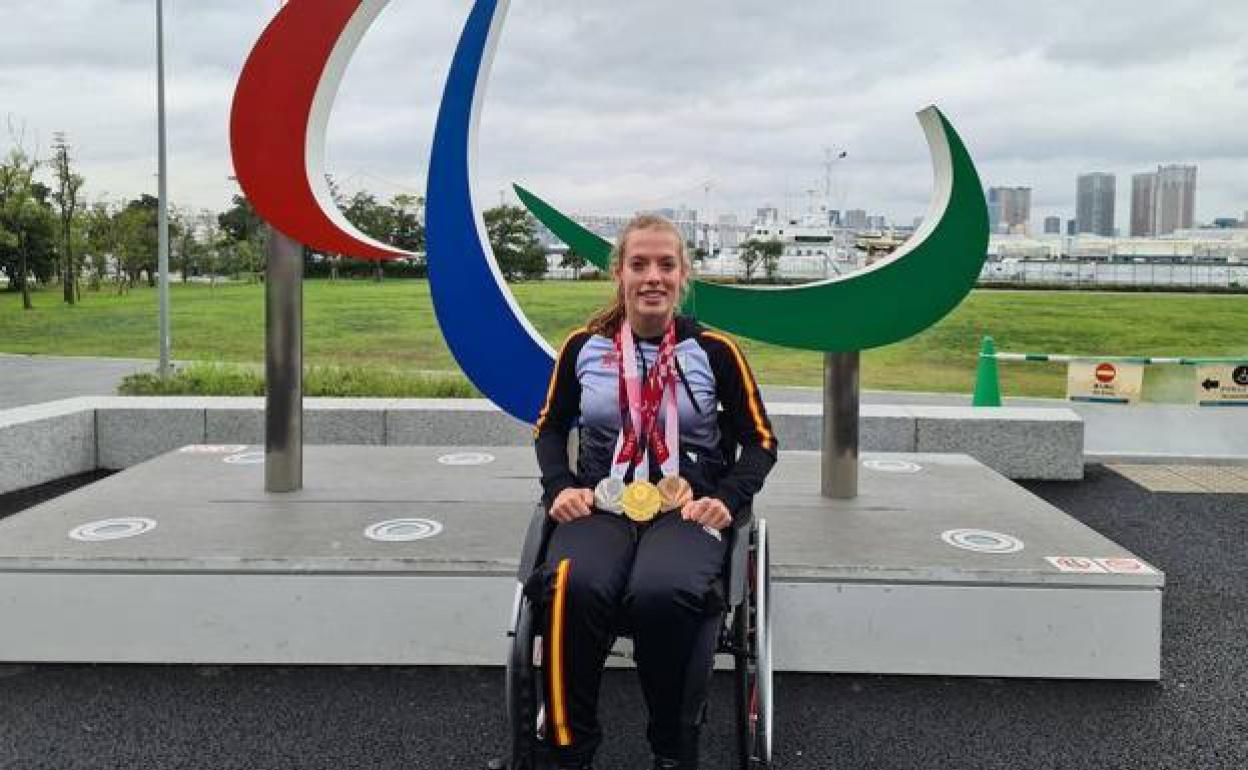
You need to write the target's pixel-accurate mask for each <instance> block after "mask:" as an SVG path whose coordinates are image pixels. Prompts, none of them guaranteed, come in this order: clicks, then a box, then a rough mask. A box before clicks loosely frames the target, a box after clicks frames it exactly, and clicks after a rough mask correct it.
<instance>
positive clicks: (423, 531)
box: [364, 519, 442, 543]
mask: <svg viewBox="0 0 1248 770" xmlns="http://www.w3.org/2000/svg"><path fill="white" fill-rule="evenodd" d="M441 532H442V525H441V524H439V523H438V522H436V521H434V520H433V519H391V520H389V521H379V522H377V523H376V524H373V525H370V526H369V527H368V528H367V529H365V530H364V537H366V538H368V539H369V540H377V541H379V542H382V543H408V542H411V541H413V540H424V539H426V538H430V537H434V536H436V535H438V534H439V533H441Z"/></svg>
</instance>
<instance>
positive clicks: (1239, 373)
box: [1231, 366, 1248, 385]
mask: <svg viewBox="0 0 1248 770" xmlns="http://www.w3.org/2000/svg"><path fill="white" fill-rule="evenodd" d="M1231 379H1232V380H1235V384H1236V385H1248V366H1237V367H1235V369H1234V371H1232V372H1231Z"/></svg>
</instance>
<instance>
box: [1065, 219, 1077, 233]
mask: <svg viewBox="0 0 1248 770" xmlns="http://www.w3.org/2000/svg"><path fill="white" fill-rule="evenodd" d="M1078 233H1079V223H1078V222H1076V221H1075V220H1073V219H1067V220H1066V234H1067V235H1077V234H1078Z"/></svg>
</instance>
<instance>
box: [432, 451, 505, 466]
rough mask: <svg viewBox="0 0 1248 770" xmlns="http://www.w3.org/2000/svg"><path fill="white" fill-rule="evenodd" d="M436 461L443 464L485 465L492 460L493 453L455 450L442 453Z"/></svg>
mask: <svg viewBox="0 0 1248 770" xmlns="http://www.w3.org/2000/svg"><path fill="white" fill-rule="evenodd" d="M438 462H440V463H442V464H443V465H485V464H486V463H492V462H494V455H492V454H488V453H486V452H457V453H455V454H451V455H442V456H441V457H439V458H438Z"/></svg>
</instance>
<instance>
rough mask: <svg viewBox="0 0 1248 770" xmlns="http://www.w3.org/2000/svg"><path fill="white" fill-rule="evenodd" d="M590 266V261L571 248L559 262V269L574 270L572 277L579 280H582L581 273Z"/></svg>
mask: <svg viewBox="0 0 1248 770" xmlns="http://www.w3.org/2000/svg"><path fill="white" fill-rule="evenodd" d="M588 264H589V260H587V259H585V257H582V256H581V255H580V254H578V253H577V251H576V249H573V248H572V247H571V246H569V247H568V250H567V251H565V252H564V254H563V258H562V259H560V260H559V267H570V268H572V276H573V277H574V278H576V279H577V280H580V278H581V271H582V270H584V269H585V266H586V265H588Z"/></svg>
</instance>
